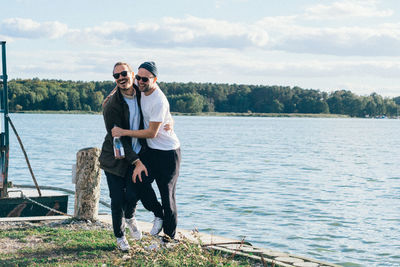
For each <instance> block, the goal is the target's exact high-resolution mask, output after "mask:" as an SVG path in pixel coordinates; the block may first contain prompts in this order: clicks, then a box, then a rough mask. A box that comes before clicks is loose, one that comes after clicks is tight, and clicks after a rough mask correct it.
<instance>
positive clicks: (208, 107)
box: [8, 78, 400, 117]
mask: <svg viewBox="0 0 400 267" xmlns="http://www.w3.org/2000/svg"><path fill="white" fill-rule="evenodd" d="M159 85H160V88H161V89H162V90H163V92H164V93H165V95H166V96H167V98H168V100H169V102H170V108H171V111H172V112H182V113H200V112H235V113H311V114H342V115H348V116H351V117H375V116H383V115H384V116H387V117H398V116H399V111H400V96H398V97H393V98H390V97H382V96H380V95H378V94H376V93H371V94H370V95H367V96H359V95H356V94H354V93H352V92H351V91H348V90H336V91H333V92H329V93H328V92H323V91H320V90H315V89H303V88H300V87H288V86H277V85H273V86H265V85H244V84H216V83H193V82H189V83H177V82H169V83H166V82H161V83H159ZM114 86H115V83H114V82H112V81H90V82H85V81H64V80H45V79H38V78H34V79H13V80H11V81H9V82H8V98H9V110H10V112H19V111H39V110H40V111H87V112H100V111H101V109H102V105H101V104H102V102H103V99H104V98H105V97H106V96H107V95H108V93H109V92H110V91H111V90H112V89H113V88H114Z"/></svg>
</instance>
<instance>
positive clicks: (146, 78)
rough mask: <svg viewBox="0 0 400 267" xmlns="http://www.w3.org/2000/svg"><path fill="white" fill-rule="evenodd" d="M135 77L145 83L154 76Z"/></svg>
mask: <svg viewBox="0 0 400 267" xmlns="http://www.w3.org/2000/svg"><path fill="white" fill-rule="evenodd" d="M135 78H136V80H138V81H140V80H142V81H143V82H145V83H147V82H148V81H149V80H150V79H151V78H154V77H141V76H139V75H136V76H135Z"/></svg>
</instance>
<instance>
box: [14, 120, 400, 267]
mask: <svg viewBox="0 0 400 267" xmlns="http://www.w3.org/2000/svg"><path fill="white" fill-rule="evenodd" d="M10 117H11V119H12V121H13V122H14V124H15V127H16V128H17V130H18V132H19V135H20V137H21V139H22V141H23V143H24V146H25V149H26V151H27V154H28V156H29V159H30V162H31V165H32V168H33V171H34V173H35V176H36V179H37V181H38V183H39V185H51V186H57V187H63V188H67V189H72V190H74V188H75V187H74V185H73V184H72V183H71V167H72V165H73V164H74V163H75V161H76V152H77V151H78V150H79V149H82V148H85V147H99V148H100V147H101V144H102V142H103V138H104V135H105V129H104V124H103V118H102V116H101V115H72V114H71V115H70V114H10ZM174 119H175V131H176V133H177V135H178V137H179V139H180V141H181V144H182V147H181V149H182V165H181V174H180V177H179V180H178V185H177V204H178V210H179V214H178V218H179V223H178V227H180V228H184V229H189V230H190V229H195V228H197V229H199V231H202V232H207V233H210V234H215V235H220V236H225V237H230V238H236V239H242V238H245V240H246V241H248V242H251V243H252V244H253V245H254V246H258V247H265V248H270V249H275V250H280V251H284V252H288V253H292V254H297V255H303V256H307V257H311V258H315V259H319V260H323V261H328V262H331V263H336V264H340V265H344V266H400V231H399V228H400V164H399V160H400V120H389V119H343V118H267V117H201V116H198V117H197V116H175V117H174ZM10 131H12V130H11V128H10ZM9 180H11V181H12V182H13V183H15V184H29V185H33V182H32V179H31V176H30V173H29V171H28V168H27V167H26V163H25V159H24V155H23V153H22V152H21V149H20V148H19V144H18V142H17V140H16V138H15V135H14V134H13V133H12V132H10V165H9ZM101 199H102V200H104V201H107V202H109V201H110V199H109V196H108V188H107V184H106V180H105V176H104V174H103V177H102V185H101ZM73 201H74V199H73V196H70V203H69V213H73ZM100 212H102V213H110V210H109V208H106V207H104V206H102V205H100ZM137 218H138V219H139V220H142V221H148V222H150V221H151V220H152V216H151V214H150V213H149V212H148V211H146V210H144V209H143V207H142V206H141V204H140V205H139V209H138V211H137Z"/></svg>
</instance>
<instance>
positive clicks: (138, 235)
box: [125, 217, 142, 240]
mask: <svg viewBox="0 0 400 267" xmlns="http://www.w3.org/2000/svg"><path fill="white" fill-rule="evenodd" d="M125 222H126V225H127V226H128V229H129V232H130V235H131V237H132V238H133V239H135V240H140V239H142V231H140V229H139V227H138V226H137V222H136V218H135V217H133V218H131V219H125Z"/></svg>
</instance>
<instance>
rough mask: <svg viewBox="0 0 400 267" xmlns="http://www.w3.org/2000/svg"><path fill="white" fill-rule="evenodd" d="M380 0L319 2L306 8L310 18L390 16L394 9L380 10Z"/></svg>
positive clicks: (307, 15)
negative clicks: (378, 5)
mask: <svg viewBox="0 0 400 267" xmlns="http://www.w3.org/2000/svg"><path fill="white" fill-rule="evenodd" d="M377 3H378V1H374V0H372V1H371V0H352V1H350V0H346V1H337V2H333V3H332V4H329V5H324V4H318V5H315V6H312V7H309V8H307V9H306V14H305V15H306V17H307V18H309V19H325V20H329V19H338V18H343V17H389V16H391V15H393V11H392V10H389V9H386V10H379V9H378V7H377Z"/></svg>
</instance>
